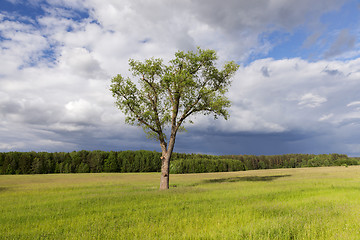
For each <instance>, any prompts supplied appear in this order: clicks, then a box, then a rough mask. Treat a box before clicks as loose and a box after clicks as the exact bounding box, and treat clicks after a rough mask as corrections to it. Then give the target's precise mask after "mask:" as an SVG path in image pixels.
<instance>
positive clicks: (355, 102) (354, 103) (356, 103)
mask: <svg viewBox="0 0 360 240" xmlns="http://www.w3.org/2000/svg"><path fill="white" fill-rule="evenodd" d="M357 105H360V101H354V102H351V103H349V104H347V105H346V106H347V107H352V106H357Z"/></svg>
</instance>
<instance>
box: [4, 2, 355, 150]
mask: <svg viewBox="0 0 360 240" xmlns="http://www.w3.org/2000/svg"><path fill="white" fill-rule="evenodd" d="M359 26H360V2H359V1H353V0H349V1H347V0H318V1H312V0H303V1H295V0H288V1H280V0H256V1H245V0H244V1H242V0H241V1H239V0H223V1H215V0H206V1H205V0H198V1H190V0H182V1H180V0H179V1H177V0H174V1H166V0H154V1H140V0H139V1H136V0H135V1H134V0H133V1H130V0H121V1H115V0H102V1H100V0H84V1H82V0H42V1H40V0H29V1H21V0H2V1H1V3H0V51H1V54H0V66H1V67H0V82H1V88H0V151H32V150H34V151H73V150H81V149H86V150H95V149H100V150H127V149H134V150H136V149H148V150H157V151H159V150H160V147H159V144H158V143H157V142H155V141H152V140H148V139H146V138H145V135H144V133H143V132H142V129H141V128H137V127H133V126H129V125H125V123H124V118H125V117H124V115H123V114H122V113H121V112H120V110H118V109H116V108H115V106H114V99H113V98H112V96H111V93H110V91H109V85H110V79H111V77H113V76H115V75H116V74H118V73H121V74H123V75H127V74H129V73H128V59H129V58H134V59H138V60H144V59H146V58H150V57H153V56H154V57H159V58H163V59H165V61H167V60H169V59H171V58H172V57H173V55H174V53H175V52H176V51H177V50H185V51H187V50H194V49H196V46H200V47H202V48H210V49H215V50H216V51H217V53H218V56H219V64H221V63H222V62H223V61H226V60H235V61H236V62H238V63H239V64H240V65H241V67H240V69H239V71H238V72H237V74H236V75H235V76H234V78H233V84H232V87H231V88H230V90H229V93H228V96H229V99H230V100H231V101H232V107H231V108H230V109H229V112H230V115H231V117H230V120H228V121H225V120H222V119H219V120H214V119H213V118H211V117H209V116H201V115H199V116H195V117H193V121H194V122H195V123H194V124H193V125H188V126H186V127H187V129H188V132H186V133H181V134H179V135H178V138H177V142H176V146H175V151H177V152H189V153H209V154H256V155H260V154H266V155H270V154H285V153H317V154H320V153H345V154H348V155H350V156H360V137H359V132H360V131H359V130H360V93H359V92H360V91H359V90H360V41H359V36H360V27H359Z"/></svg>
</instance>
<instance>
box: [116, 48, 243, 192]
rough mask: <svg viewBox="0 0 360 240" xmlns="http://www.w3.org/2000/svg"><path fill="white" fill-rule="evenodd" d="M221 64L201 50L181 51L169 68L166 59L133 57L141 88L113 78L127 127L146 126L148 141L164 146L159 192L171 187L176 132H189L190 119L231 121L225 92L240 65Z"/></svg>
mask: <svg viewBox="0 0 360 240" xmlns="http://www.w3.org/2000/svg"><path fill="white" fill-rule="evenodd" d="M216 60H217V56H216V52H215V51H213V50H202V49H200V48H198V49H197V51H196V52H192V51H189V52H187V53H185V52H183V51H178V52H176V53H175V58H174V59H173V60H171V61H169V64H168V65H165V64H164V63H163V61H162V59H154V58H151V59H147V60H145V61H144V62H140V61H135V60H133V59H130V60H129V65H130V71H131V72H132V74H133V76H134V77H136V78H137V80H138V82H137V84H136V83H135V82H134V81H132V80H131V79H130V78H124V77H123V76H121V75H117V76H116V77H114V78H112V84H111V87H110V90H111V92H112V93H113V96H114V98H116V105H117V107H118V108H119V109H120V110H122V111H123V112H124V113H125V115H126V120H125V121H126V123H128V124H131V125H137V126H142V127H143V129H144V131H145V133H146V134H147V136H148V137H150V138H155V139H157V140H158V141H159V142H160V146H161V151H162V157H161V159H162V164H161V179H160V189H168V188H169V166H170V159H171V154H172V152H173V149H174V145H175V138H176V134H177V132H178V131H179V130H183V129H184V128H183V126H182V125H183V124H184V123H185V121H186V120H189V119H188V118H189V116H191V115H194V114H204V115H208V114H213V115H214V118H215V119H217V117H218V116H222V117H224V118H225V119H228V117H229V114H228V112H227V110H226V108H228V107H230V101H229V100H228V99H227V97H226V96H225V93H226V92H227V90H228V87H229V86H230V84H231V81H230V78H231V77H232V76H233V75H234V73H235V72H236V71H237V69H238V67H239V66H238V65H237V64H236V63H235V62H232V61H231V62H227V63H226V64H225V65H224V67H223V69H222V70H219V69H218V68H217V67H216V66H215V61H216ZM189 122H191V120H189ZM169 127H170V128H169ZM169 130H170V132H169ZM166 133H168V135H170V136H169V138H168V137H167V136H166Z"/></svg>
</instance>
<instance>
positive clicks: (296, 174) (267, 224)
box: [0, 166, 360, 239]
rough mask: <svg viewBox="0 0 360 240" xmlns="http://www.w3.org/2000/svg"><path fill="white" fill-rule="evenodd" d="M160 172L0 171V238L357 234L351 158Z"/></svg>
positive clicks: (356, 186) (357, 193)
mask: <svg viewBox="0 0 360 240" xmlns="http://www.w3.org/2000/svg"><path fill="white" fill-rule="evenodd" d="M159 175H160V174H159V173H142V174H129V173H125V174H124V173H113V174H109V173H107V174H105V173H104V174H101V173H98V174H56V175H55V174H53V175H12V176H9V175H1V176H0V239H359V236H360V221H359V218H360V167H358V166H352V167H328V168H303V169H275V170H257V171H247V172H229V173H207V174H186V175H171V185H172V186H173V187H172V188H171V189H170V190H169V191H159V190H158V186H159V177H160V176H159ZM175 186H176V187H175Z"/></svg>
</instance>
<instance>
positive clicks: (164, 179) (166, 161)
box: [160, 153, 171, 190]
mask: <svg viewBox="0 0 360 240" xmlns="http://www.w3.org/2000/svg"><path fill="white" fill-rule="evenodd" d="M170 157H171V154H169V153H166V154H165V156H162V161H161V177H160V190H166V189H169V168H170Z"/></svg>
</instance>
